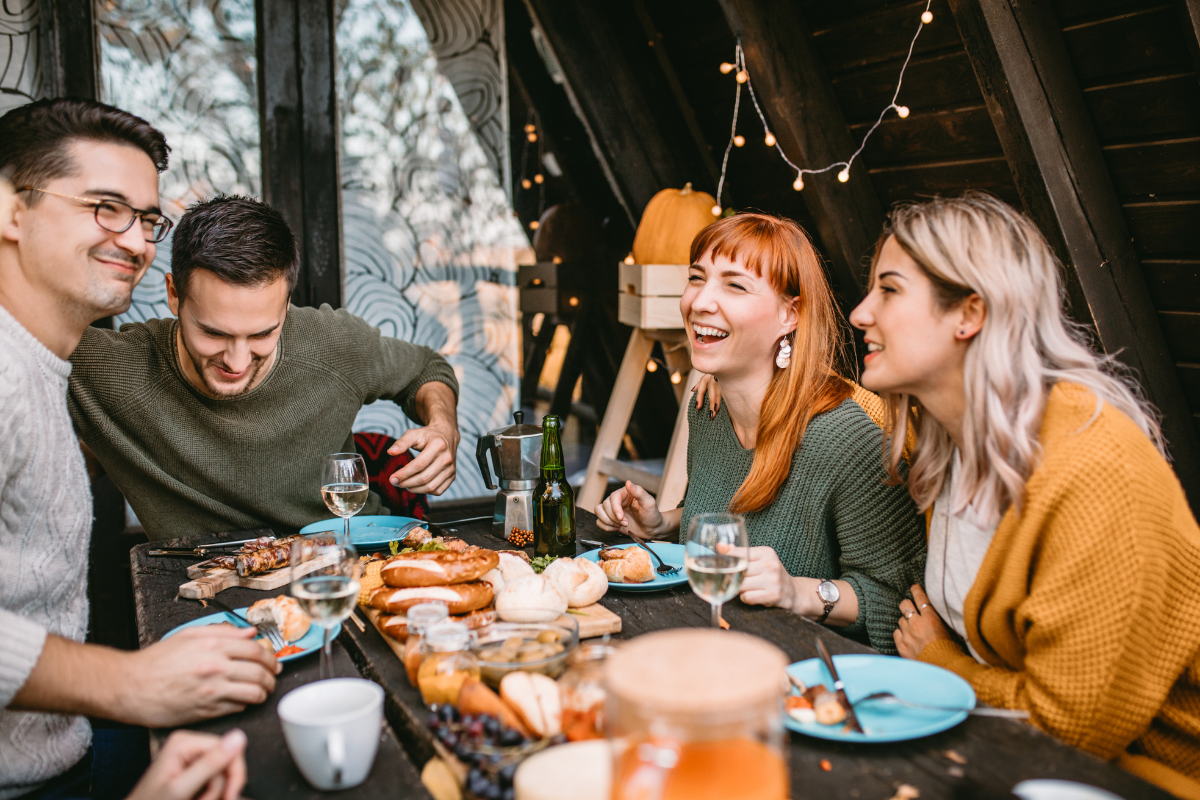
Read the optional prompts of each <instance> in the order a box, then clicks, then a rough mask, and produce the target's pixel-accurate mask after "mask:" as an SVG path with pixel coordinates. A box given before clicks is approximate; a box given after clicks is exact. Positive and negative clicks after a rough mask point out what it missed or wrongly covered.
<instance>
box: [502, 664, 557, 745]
mask: <svg viewBox="0 0 1200 800" xmlns="http://www.w3.org/2000/svg"><path fill="white" fill-rule="evenodd" d="M500 697H501V698H502V699H503V700H504V701H505V702H506V703H508V704H509V705H510V706H512V707H513V709H514V710H515V711H516V712H517V715H518V716H520V717H521V720H522V721H523V722H524V723H525V725H526V726H527V727H528V728H529V729H530V730H531V731H533V732H534V733H536V734H537V735H538V736H540V737H542V738H545V737H547V736H557V735H558V734H560V733H562V698H561V697H560V696H559V693H558V684H557V683H556V682H555V681H554V679H553V678H551V677H548V676H546V675H543V674H541V673H540V672H521V671H520V670H517V671H515V672H510V673H508V674H507V675H505V676H504V677H503V678H502V679H501V680H500Z"/></svg>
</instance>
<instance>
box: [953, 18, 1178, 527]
mask: <svg viewBox="0 0 1200 800" xmlns="http://www.w3.org/2000/svg"><path fill="white" fill-rule="evenodd" d="M950 7H951V10H952V11H953V13H954V19H955V22H956V23H957V24H958V29H959V33H960V34H961V36H962V40H963V45H964V46H965V47H966V51H967V55H968V57H969V58H970V60H971V66H972V68H973V69H974V71H975V77H976V78H977V79H978V81H979V86H980V89H981V90H982V91H983V95H984V98H985V99H986V101H987V106H988V111H989V113H990V114H991V117H992V122H993V124H994V125H995V127H996V133H997V134H998V135H999V137H1000V143H1001V145H1002V146H1003V148H1004V155H1005V157H1006V158H1007V160H1008V164H1009V167H1010V169H1011V170H1012V173H1013V178H1014V179H1015V181H1016V184H1017V189H1018V191H1020V193H1021V199H1022V201H1023V202H1024V204H1025V206H1026V209H1027V211H1028V213H1029V214H1030V216H1031V217H1032V218H1033V220H1034V221H1035V222H1036V223H1037V224H1038V226H1039V227H1040V228H1041V229H1042V231H1043V233H1045V234H1046V237H1047V238H1048V239H1049V240H1050V243H1051V244H1052V245H1053V246H1054V248H1055V249H1056V250H1057V251H1058V254H1059V257H1060V258H1061V259H1062V261H1063V263H1064V264H1066V265H1068V268H1069V272H1070V273H1071V274H1072V275H1073V277H1074V279H1075V280H1076V281H1077V282H1078V287H1079V291H1080V292H1081V293H1082V296H1083V298H1084V300H1085V301H1086V309H1087V310H1088V311H1090V316H1091V319H1092V320H1094V322H1095V328H1096V333H1097V334H1098V336H1099V338H1100V342H1101V344H1102V345H1103V347H1104V350H1105V351H1106V352H1109V353H1113V354H1115V355H1116V356H1117V357H1118V358H1120V359H1121V360H1122V361H1123V362H1125V363H1126V364H1127V365H1128V366H1130V367H1131V368H1133V369H1134V370H1135V371H1136V372H1137V374H1138V377H1139V379H1140V381H1141V384H1142V386H1143V388H1144V389H1145V391H1146V394H1147V396H1148V397H1149V399H1150V400H1151V401H1152V402H1153V403H1154V404H1155V406H1157V407H1158V409H1159V411H1160V412H1161V413H1162V415H1163V432H1164V433H1165V435H1166V437H1167V439H1168V441H1169V443H1170V448H1171V454H1172V456H1173V457H1174V461H1175V470H1176V473H1177V474H1178V475H1179V479H1180V481H1181V482H1182V483H1183V486H1184V489H1185V490H1186V491H1187V493H1188V497H1189V499H1190V501H1191V503H1192V507H1193V508H1200V447H1198V446H1197V440H1196V430H1195V426H1194V423H1193V420H1192V415H1191V413H1190V412H1189V410H1188V407H1187V404H1186V402H1185V400H1184V396H1183V391H1182V389H1181V388H1180V385H1179V377H1178V375H1177V374H1176V371H1175V365H1174V363H1173V360H1172V358H1171V355H1170V353H1169V351H1168V349H1167V343H1166V339H1165V337H1164V336H1163V332H1162V328H1161V326H1160V323H1159V319H1158V317H1157V315H1156V313H1155V310H1154V306H1153V304H1152V303H1151V299H1150V293H1149V290H1148V289H1147V287H1146V283H1145V279H1144V277H1143V275H1142V270H1141V264H1140V262H1139V260H1138V257H1137V254H1136V252H1135V250H1134V247H1133V242H1132V239H1131V237H1130V234H1129V229H1128V227H1127V225H1126V223H1125V217H1124V215H1123V213H1122V210H1121V205H1120V202H1119V200H1118V199H1117V194H1116V190H1115V189H1114V187H1113V184H1112V178H1111V176H1110V174H1109V171H1108V168H1107V165H1106V164H1105V161H1104V157H1103V154H1102V152H1101V150H1100V145H1099V142H1098V141H1097V139H1096V133H1095V130H1094V129H1093V127H1092V123H1091V118H1090V116H1089V115H1088V111H1087V107H1086V106H1085V105H1084V100H1083V93H1082V91H1081V90H1080V88H1079V84H1078V81H1077V80H1076V78H1075V73H1074V70H1073V68H1072V66H1071V61H1070V58H1069V56H1068V54H1067V51H1066V45H1065V44H1064V42H1063V38H1062V31H1061V29H1060V28H1059V26H1058V22H1057V20H1056V19H1055V17H1054V14H1053V11H1052V10H1051V9H1050V7H1049V6H1048V5H1047V4H1045V3H1019V4H1018V3H1013V2H1010V0H950ZM1081 311H1083V309H1081V308H1078V307H1076V308H1075V309H1074V312H1075V313H1076V315H1077V316H1079V315H1081V314H1080V312H1081Z"/></svg>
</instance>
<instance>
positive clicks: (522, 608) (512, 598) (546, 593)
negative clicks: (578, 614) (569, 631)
mask: <svg viewBox="0 0 1200 800" xmlns="http://www.w3.org/2000/svg"><path fill="white" fill-rule="evenodd" d="M566 611H567V597H566V595H564V594H563V593H562V590H561V589H559V588H558V587H557V586H556V585H555V584H554V583H553V582H551V581H548V580H546V579H545V578H544V577H542V576H541V575H525V576H524V577H521V578H517V579H516V580H515V581H512V582H511V583H508V584H505V586H504V588H503V589H501V590H500V593H499V594H498V595H496V614H497V615H498V616H499V617H500V619H502V620H504V621H505V622H547V621H549V620H552V619H558V618H559V616H560V615H562V614H565V613H566Z"/></svg>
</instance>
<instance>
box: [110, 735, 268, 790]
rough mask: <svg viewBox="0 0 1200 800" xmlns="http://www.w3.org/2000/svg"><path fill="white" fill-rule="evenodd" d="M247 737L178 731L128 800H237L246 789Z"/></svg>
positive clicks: (171, 737)
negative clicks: (198, 799)
mask: <svg viewBox="0 0 1200 800" xmlns="http://www.w3.org/2000/svg"><path fill="white" fill-rule="evenodd" d="M245 750H246V734H245V733H243V732H242V731H241V730H239V729H237V728H234V729H233V730H231V731H229V733H227V734H225V735H224V736H213V735H212V734H211V733H196V732H195V731H175V732H174V733H172V734H171V735H170V736H169V737H167V742H166V744H164V745H163V748H162V751H161V752H159V754H158V757H157V758H155V759H154V761H153V762H152V763H151V764H150V768H149V769H148V770H146V774H145V775H143V776H142V779H141V780H140V781H138V783H137V786H135V787H133V792H132V793H131V794H130V795H129V797H128V798H126V800H192V799H193V798H196V797H199V798H200V800H237V798H239V797H241V795H242V787H243V786H245V785H246V759H245V755H244V754H245Z"/></svg>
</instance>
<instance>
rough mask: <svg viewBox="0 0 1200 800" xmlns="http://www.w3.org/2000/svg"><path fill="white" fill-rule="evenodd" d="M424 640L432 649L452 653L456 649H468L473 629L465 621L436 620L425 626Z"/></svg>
mask: <svg viewBox="0 0 1200 800" xmlns="http://www.w3.org/2000/svg"><path fill="white" fill-rule="evenodd" d="M422 641H424V643H425V644H426V646H428V647H429V649H430V650H435V651H437V652H439V653H452V652H454V651H456V650H466V649H467V646H468V645H470V643H471V631H470V630H469V629H468V628H467V623H465V622H455V621H454V620H445V621H443V622H435V623H433V624H431V625H429V626H428V627H426V628H425V631H424V636H423V638H422Z"/></svg>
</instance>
